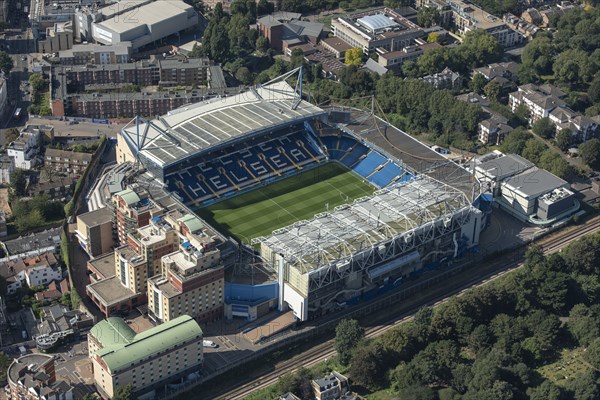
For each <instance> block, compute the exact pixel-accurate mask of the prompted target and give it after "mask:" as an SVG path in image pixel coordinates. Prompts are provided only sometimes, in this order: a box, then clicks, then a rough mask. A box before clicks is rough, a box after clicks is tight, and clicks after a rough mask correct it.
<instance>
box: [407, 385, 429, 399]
mask: <svg viewBox="0 0 600 400" xmlns="http://www.w3.org/2000/svg"><path fill="white" fill-rule="evenodd" d="M398 395H399V399H400V400H435V399H436V398H437V396H436V395H435V392H434V391H433V389H432V388H430V387H428V386H412V387H408V388H406V389H402V390H400V391H399V392H398Z"/></svg>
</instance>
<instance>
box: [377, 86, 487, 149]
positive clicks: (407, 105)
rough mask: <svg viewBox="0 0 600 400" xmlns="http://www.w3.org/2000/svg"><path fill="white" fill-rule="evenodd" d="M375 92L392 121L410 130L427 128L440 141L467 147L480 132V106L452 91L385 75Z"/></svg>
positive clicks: (425, 130) (439, 142) (446, 144)
mask: <svg viewBox="0 0 600 400" xmlns="http://www.w3.org/2000/svg"><path fill="white" fill-rule="evenodd" d="M375 94H376V97H377V101H378V102H379V104H380V105H381V107H382V109H383V111H384V112H385V113H386V114H388V117H389V119H390V122H392V123H394V125H397V126H398V127H400V128H402V129H405V130H407V131H408V132H411V133H422V132H428V133H429V134H430V135H431V140H432V141H435V142H437V143H438V144H440V145H444V146H448V145H453V146H456V147H460V148H465V146H466V142H467V141H468V140H471V139H474V137H475V135H476V133H477V124H478V123H479V120H480V113H481V110H480V108H479V107H477V106H474V105H470V104H465V103H464V102H460V101H459V100H457V99H455V98H454V96H453V95H452V93H451V92H449V91H446V90H436V89H435V88H434V87H433V86H431V85H429V84H427V83H424V82H422V81H420V80H416V79H406V80H405V79H401V78H398V77H395V76H393V75H384V76H383V77H382V78H381V79H380V80H379V81H378V82H377V84H376V90H375Z"/></svg>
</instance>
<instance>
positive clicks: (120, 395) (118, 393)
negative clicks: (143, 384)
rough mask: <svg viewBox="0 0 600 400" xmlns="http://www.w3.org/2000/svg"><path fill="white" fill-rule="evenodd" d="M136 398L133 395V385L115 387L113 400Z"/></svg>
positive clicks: (131, 399)
mask: <svg viewBox="0 0 600 400" xmlns="http://www.w3.org/2000/svg"><path fill="white" fill-rule="evenodd" d="M136 399H137V396H136V395H135V394H134V393H133V385H131V384H128V385H124V386H117V390H115V394H114V396H113V400H136Z"/></svg>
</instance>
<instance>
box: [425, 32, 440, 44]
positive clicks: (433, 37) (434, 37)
mask: <svg viewBox="0 0 600 400" xmlns="http://www.w3.org/2000/svg"><path fill="white" fill-rule="evenodd" d="M439 41H440V35H439V34H438V33H437V32H430V33H429V34H428V35H427V43H439Z"/></svg>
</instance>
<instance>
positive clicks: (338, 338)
mask: <svg viewBox="0 0 600 400" xmlns="http://www.w3.org/2000/svg"><path fill="white" fill-rule="evenodd" d="M364 333H365V331H364V329H363V328H362V327H361V326H360V325H359V324H358V321H356V320H354V319H344V320H342V321H340V323H339V324H338V325H337V326H336V328H335V350H336V351H337V353H338V357H339V359H340V362H341V363H342V364H344V365H347V364H348V363H349V362H350V358H351V357H352V351H353V350H354V348H355V347H356V345H357V344H358V342H360V340H361V339H362V338H363V336H364Z"/></svg>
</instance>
